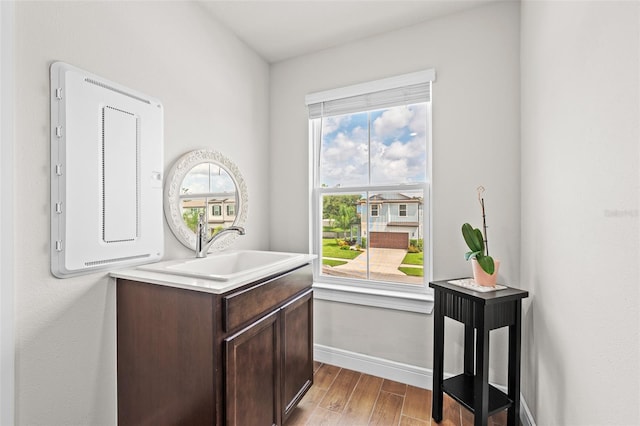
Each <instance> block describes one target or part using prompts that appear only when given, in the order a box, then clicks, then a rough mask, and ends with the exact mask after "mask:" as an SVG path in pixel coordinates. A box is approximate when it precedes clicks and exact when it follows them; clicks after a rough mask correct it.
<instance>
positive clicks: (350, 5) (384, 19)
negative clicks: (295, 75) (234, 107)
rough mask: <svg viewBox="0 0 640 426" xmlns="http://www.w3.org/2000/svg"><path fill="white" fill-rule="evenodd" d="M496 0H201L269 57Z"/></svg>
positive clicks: (297, 52)
mask: <svg viewBox="0 0 640 426" xmlns="http://www.w3.org/2000/svg"><path fill="white" fill-rule="evenodd" d="M491 1H495V0H413V1H403V0H345V1H341V0H286V1H276V0H259V1H258V0H254V1H244V0H235V1H234V0H226V1H212V0H209V1H201V4H202V5H203V7H204V8H205V9H206V10H207V11H208V12H210V13H211V14H212V15H213V16H214V18H215V19H216V20H218V21H219V22H221V23H222V24H223V25H225V26H226V27H227V28H229V29H230V30H231V31H232V32H234V33H235V34H236V35H237V36H238V37H239V38H240V39H241V40H242V41H243V42H245V43H246V44H247V45H248V46H249V47H251V48H252V49H253V50H255V51H256V52H257V53H258V54H259V55H260V56H262V57H263V58H264V59H265V60H267V61H268V62H270V63H273V62H278V61H282V60H284V59H289V58H292V57H295V56H300V55H304V54H307V53H311V52H316V51H319V50H322V49H326V48H330V47H334V46H338V45H341V44H344V43H348V42H351V41H355V40H359V39H362V38H366V37H370V36H374V35H377V34H382V33H386V32H389V31H393V30H397V29H400V28H403V27H406V26H410V25H415V24H417V23H420V22H423V21H427V20H429V19H433V18H436V17H438V16H442V15H446V14H449V13H453V12H457V11H460V10H463V9H468V8H471V7H475V6H478V5H481V4H484V3H489V2H491Z"/></svg>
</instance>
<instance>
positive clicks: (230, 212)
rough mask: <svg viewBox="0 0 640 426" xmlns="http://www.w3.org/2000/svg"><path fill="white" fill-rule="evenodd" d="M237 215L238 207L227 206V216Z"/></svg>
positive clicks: (233, 205)
mask: <svg viewBox="0 0 640 426" xmlns="http://www.w3.org/2000/svg"><path fill="white" fill-rule="evenodd" d="M235 215H236V205H235V204H227V216H235Z"/></svg>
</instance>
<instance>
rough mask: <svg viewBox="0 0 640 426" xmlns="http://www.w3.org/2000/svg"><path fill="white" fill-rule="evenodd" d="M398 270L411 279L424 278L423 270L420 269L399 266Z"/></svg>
mask: <svg viewBox="0 0 640 426" xmlns="http://www.w3.org/2000/svg"><path fill="white" fill-rule="evenodd" d="M398 270H399V271H400V272H403V273H404V274H406V275H409V276H411V277H423V276H424V269H422V268H410V267H407V266H400V267H399V268H398Z"/></svg>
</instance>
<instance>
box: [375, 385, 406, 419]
mask: <svg viewBox="0 0 640 426" xmlns="http://www.w3.org/2000/svg"><path fill="white" fill-rule="evenodd" d="M402 400H403V398H402V397H401V396H400V395H396V394H393V393H389V392H385V391H380V395H379V396H378V401H376V405H375V407H374V408H373V413H372V414H371V420H370V421H369V425H380V426H390V425H397V424H399V423H400V416H402Z"/></svg>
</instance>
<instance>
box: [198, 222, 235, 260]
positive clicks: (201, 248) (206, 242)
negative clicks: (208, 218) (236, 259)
mask: <svg viewBox="0 0 640 426" xmlns="http://www.w3.org/2000/svg"><path fill="white" fill-rule="evenodd" d="M228 232H237V233H238V234H240V235H244V234H245V232H244V228H243V227H242V226H230V227H228V228H224V229H221V230H220V231H218V233H216V234H214V235H213V236H212V237H211V238H209V239H207V223H206V222H205V220H204V213H200V215H199V216H198V232H197V233H196V257H198V258H200V257H207V253H208V252H209V247H211V244H213V242H214V241H215V240H217V239H218V238H220V237H221V236H222V235H224V234H226V233H228Z"/></svg>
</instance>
